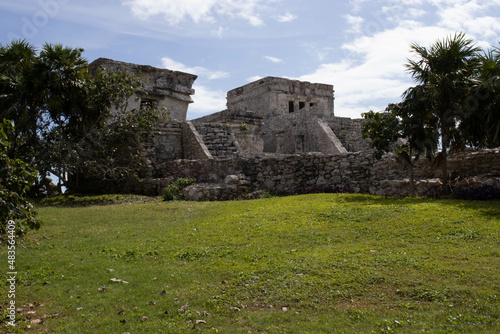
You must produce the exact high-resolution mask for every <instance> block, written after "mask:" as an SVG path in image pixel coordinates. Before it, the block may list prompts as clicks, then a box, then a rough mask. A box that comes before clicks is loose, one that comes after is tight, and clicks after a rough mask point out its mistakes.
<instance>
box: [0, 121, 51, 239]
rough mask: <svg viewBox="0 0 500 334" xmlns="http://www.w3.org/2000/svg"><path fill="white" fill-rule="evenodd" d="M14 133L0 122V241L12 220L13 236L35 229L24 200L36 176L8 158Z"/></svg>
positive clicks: (8, 123) (32, 214) (32, 212)
mask: <svg viewBox="0 0 500 334" xmlns="http://www.w3.org/2000/svg"><path fill="white" fill-rule="evenodd" d="M13 132H14V126H13V124H12V122H11V121H9V120H6V119H4V120H3V122H2V123H0V238H1V237H4V236H5V235H6V234H7V232H8V229H7V224H8V222H9V221H14V223H15V225H16V229H15V233H16V234H17V235H21V236H22V235H24V234H25V233H26V230H27V229H38V228H39V227H40V224H41V223H40V221H39V220H37V219H36V212H35V210H34V208H33V205H32V204H31V203H30V202H29V201H28V200H27V199H26V195H27V193H28V191H29V189H30V187H31V186H32V185H33V184H34V182H35V180H36V179H37V177H38V175H37V172H36V171H34V170H33V169H31V168H30V167H29V166H28V165H27V164H26V163H25V162H23V161H22V160H20V159H11V158H10V157H9V156H8V154H7V153H8V150H9V147H10V145H12V143H10V142H8V137H9V136H10V135H12V133H13Z"/></svg>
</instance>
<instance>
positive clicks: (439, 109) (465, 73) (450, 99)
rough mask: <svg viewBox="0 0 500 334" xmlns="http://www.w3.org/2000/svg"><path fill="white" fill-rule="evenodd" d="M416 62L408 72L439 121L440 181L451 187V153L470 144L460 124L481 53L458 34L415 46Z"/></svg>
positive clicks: (465, 112)
mask: <svg viewBox="0 0 500 334" xmlns="http://www.w3.org/2000/svg"><path fill="white" fill-rule="evenodd" d="M411 47H412V51H413V53H414V54H415V56H416V58H413V59H409V60H408V64H407V65H406V67H407V70H408V71H409V73H410V74H411V75H412V77H413V79H414V80H415V81H416V82H417V83H418V84H419V85H420V86H421V87H422V96H421V98H422V99H423V104H422V105H423V107H424V108H425V112H426V113H431V114H432V115H434V117H435V118H436V120H437V123H438V127H437V131H438V132H439V135H440V144H441V152H440V155H439V161H440V163H441V174H442V175H441V179H442V181H443V184H444V185H445V187H446V186H447V184H448V179H449V176H448V163H447V161H448V151H449V149H450V148H462V147H464V145H465V144H466V142H467V140H466V138H465V137H464V136H463V132H462V131H460V129H459V124H460V123H461V122H464V121H466V120H467V119H468V116H469V113H470V110H469V108H468V106H467V99H468V97H469V96H470V95H471V92H472V90H473V87H474V84H475V76H476V74H477V71H478V68H479V64H480V59H479V57H478V54H479V52H480V51H481V50H480V49H479V48H478V47H476V46H475V44H474V42H473V41H472V40H471V39H468V38H466V36H465V35H464V34H462V33H457V34H455V35H454V36H450V37H448V38H446V39H444V40H438V41H437V42H435V43H434V44H432V45H431V46H430V48H425V47H422V46H420V45H417V44H413V45H412V46H411Z"/></svg>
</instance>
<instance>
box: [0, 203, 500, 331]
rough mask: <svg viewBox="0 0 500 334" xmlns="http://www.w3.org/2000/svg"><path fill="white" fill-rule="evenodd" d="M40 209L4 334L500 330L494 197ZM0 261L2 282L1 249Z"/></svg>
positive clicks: (23, 244) (499, 235)
mask: <svg viewBox="0 0 500 334" xmlns="http://www.w3.org/2000/svg"><path fill="white" fill-rule="evenodd" d="M38 211H39V216H40V218H41V219H42V220H43V221H44V223H45V225H44V226H43V227H42V228H41V229H40V230H39V231H34V232H31V233H29V235H28V237H27V238H25V239H24V240H22V241H18V247H17V254H16V267H17V268H16V269H17V272H18V277H17V278H18V282H17V287H16V290H17V291H16V303H17V307H18V308H22V311H21V310H20V313H18V314H17V320H18V323H19V326H18V327H16V328H14V329H13V328H11V327H7V326H6V325H5V323H3V324H1V325H0V331H10V332H13V333H24V332H28V333H126V332H129V333H132V334H133V333H229V334H233V333H385V332H395V333H417V332H418V333H421V332H426V333H500V201H494V202H465V201H456V200H433V199H384V198H379V197H373V196H368V195H352V194H347V195H346V194H343V195H337V194H318V195H305V196H292V197H279V198H268V199H260V200H250V201H239V202H168V203H167V202H161V201H159V200H158V201H149V202H144V201H142V202H134V203H125V204H114V205H107V206H88V207H73V208H64V207H40V208H39V210H38ZM0 259H3V260H1V263H2V264H1V266H0V268H2V271H3V272H4V273H6V272H8V270H7V249H6V246H5V245H4V246H2V247H1V249H0ZM113 278H115V279H116V280H115V282H113V281H112V280H111V279H113ZM119 280H122V281H121V282H120V281H119ZM3 281H4V283H3V284H2V287H1V288H2V290H1V293H2V295H3V296H4V299H3V300H4V301H5V302H3V304H2V307H3V312H4V314H5V313H6V312H5V309H6V307H7V302H8V300H7V297H6V296H7V284H6V282H5V280H3Z"/></svg>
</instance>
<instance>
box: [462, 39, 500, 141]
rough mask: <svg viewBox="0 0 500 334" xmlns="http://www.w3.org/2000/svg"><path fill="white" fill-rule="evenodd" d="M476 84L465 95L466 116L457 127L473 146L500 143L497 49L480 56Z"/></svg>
mask: <svg viewBox="0 0 500 334" xmlns="http://www.w3.org/2000/svg"><path fill="white" fill-rule="evenodd" d="M479 60H480V66H479V70H478V72H477V80H476V84H475V86H474V88H473V90H472V92H471V95H470V96H469V98H468V107H469V115H468V116H469V117H468V118H467V119H466V120H465V121H464V122H462V123H461V126H460V128H461V129H462V131H464V133H466V135H467V139H468V143H469V144H470V145H472V146H475V147H489V148H493V147H499V146H500V49H498V48H494V49H492V50H488V51H485V52H484V53H482V54H480V56H479Z"/></svg>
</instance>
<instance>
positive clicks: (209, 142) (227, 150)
mask: <svg viewBox="0 0 500 334" xmlns="http://www.w3.org/2000/svg"><path fill="white" fill-rule="evenodd" d="M194 126H195V128H196V130H197V131H198V133H199V134H200V135H201V138H202V139H203V142H204V143H205V145H206V147H207V148H208V150H209V151H210V154H211V155H212V157H214V159H228V158H236V157H237V156H239V151H240V149H239V144H238V142H237V141H236V139H235V136H234V134H233V131H232V129H231V126H230V125H228V124H220V123H194Z"/></svg>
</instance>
